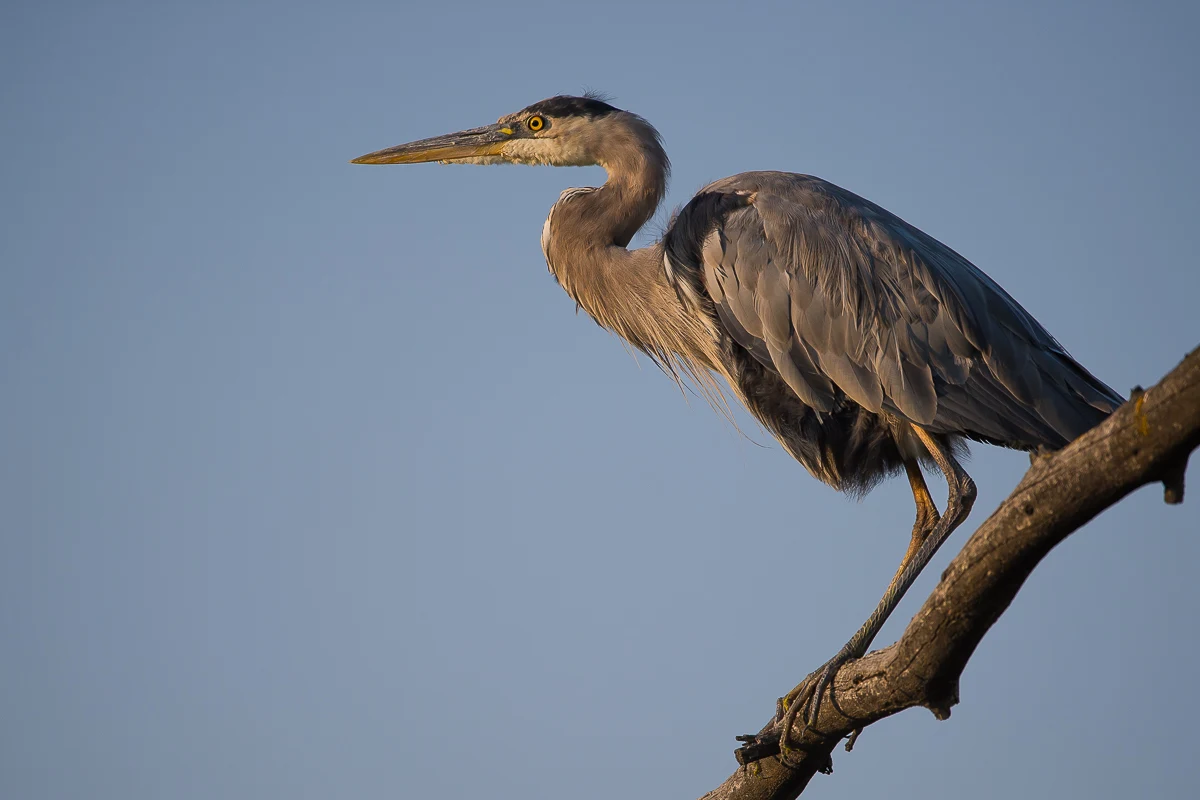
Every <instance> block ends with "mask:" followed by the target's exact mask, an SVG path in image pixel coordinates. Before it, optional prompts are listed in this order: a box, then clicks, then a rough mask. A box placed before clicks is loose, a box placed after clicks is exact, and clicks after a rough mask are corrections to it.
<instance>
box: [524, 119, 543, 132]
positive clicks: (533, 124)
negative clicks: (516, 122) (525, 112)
mask: <svg viewBox="0 0 1200 800" xmlns="http://www.w3.org/2000/svg"><path fill="white" fill-rule="evenodd" d="M525 124H526V125H528V126H529V130H531V131H540V130H541V129H542V128H544V127H546V120H544V119H542V118H541V117H530V118H529V121H528V122H526V123H525Z"/></svg>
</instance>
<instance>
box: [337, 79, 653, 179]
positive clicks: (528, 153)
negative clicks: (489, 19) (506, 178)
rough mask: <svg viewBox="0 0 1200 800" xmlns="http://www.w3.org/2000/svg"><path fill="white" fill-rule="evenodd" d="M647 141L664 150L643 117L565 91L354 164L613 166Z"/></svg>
mask: <svg viewBox="0 0 1200 800" xmlns="http://www.w3.org/2000/svg"><path fill="white" fill-rule="evenodd" d="M630 134H632V135H633V140H630ZM643 140H644V141H643ZM646 144H652V145H653V146H654V147H655V148H657V149H659V150H661V146H659V145H658V134H657V132H655V131H654V129H653V128H652V127H650V125H649V124H648V123H647V122H645V120H643V119H642V118H641V117H638V116H637V115H635V114H630V113H629V112H627V111H621V110H620V109H617V108H614V107H613V106H611V105H609V104H608V103H606V102H605V101H604V100H601V99H600V98H598V97H592V96H584V97H569V96H566V95H560V96H558V97H551V98H548V99H546V100H542V101H541V102H538V103H534V104H533V105H531V106H528V107H526V108H523V109H521V110H520V111H518V112H516V113H515V114H508V115H507V116H503V117H501V118H500V119H499V120H497V122H496V124H494V125H485V126H483V127H482V128H471V129H469V130H465V131H458V132H457V133H449V134H446V135H444V136H434V137H433V138H430V139H421V140H419V141H416V142H409V143H408V144H401V145H396V146H395V147H389V148H387V149H386V150H377V151H376V152H374V153H368V154H367V155H365V156H360V157H358V158H356V159H354V161H352V162H351V163H353V164H417V163H421V162H425V161H438V162H441V163H444V164H450V163H455V164H547V165H550V166H555V167H584V166H591V165H594V164H601V165H607V164H608V162H609V161H610V160H612V157H613V154H614V153H620V152H623V151H625V150H626V149H627V147H626V146H627V145H633V146H634V147H635V148H638V147H643V148H644V146H646ZM663 158H664V159H665V154H664V156H663Z"/></svg>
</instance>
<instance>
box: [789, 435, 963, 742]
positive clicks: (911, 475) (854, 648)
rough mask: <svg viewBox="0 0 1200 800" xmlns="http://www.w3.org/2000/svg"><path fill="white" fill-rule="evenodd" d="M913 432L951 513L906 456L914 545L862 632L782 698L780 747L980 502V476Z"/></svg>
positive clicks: (808, 719) (812, 718) (807, 720)
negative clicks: (942, 482) (941, 478)
mask: <svg viewBox="0 0 1200 800" xmlns="http://www.w3.org/2000/svg"><path fill="white" fill-rule="evenodd" d="M912 430H913V432H914V433H915V434H916V436H917V438H918V439H919V440H920V441H921V444H923V445H924V446H925V449H926V450H928V451H929V454H930V455H931V456H932V457H933V460H934V462H935V463H936V464H937V465H938V467H939V468H940V469H941V470H942V474H943V475H945V476H946V484H947V486H948V488H949V495H948V497H947V500H946V513H945V514H943V515H942V516H941V517H940V518H939V517H938V513H937V506H936V505H934V502H933V498H932V497H930V495H929V488H928V487H927V486H926V485H925V479H924V477H923V476H922V475H921V470H920V467H919V465H918V464H917V463H916V462H907V461H906V462H905V464H904V468H905V471H906V472H907V473H908V480H909V483H910V485H911V486H912V490H913V499H914V500H915V501H916V504H917V520H916V522H915V523H914V524H913V532H912V539H911V541H910V542H909V546H908V551H907V552H906V553H905V554H904V558H903V559H902V560H901V561H900V566H899V568H898V569H897V570H896V574H895V576H894V577H893V578H892V581H891V583H890V584H888V588H887V591H885V592H884V593H883V597H882V599H880V601H879V605H878V606H877V607H876V608H875V611H873V612H872V613H871V616H870V617H868V618H867V621H866V622H865V623H864V624H863V626H862V627H861V628H859V629H858V632H857V633H855V634H854V636H853V637H852V638H851V639H850V641H848V642H846V645H845V646H844V647H843V648H842V649H841V650H840V651H838V654H837V655H836V656H834V657H833V658H831V659H830V660H829V661H827V662H825V664H823V665H822V666H821V667H820V668H819V669H817V670H816V671H815V672H813V673H812V674H810V675H809V676H808V677H807V678H805V679H804V680H803V681H802V682H801V683H800V685H798V686H797V687H796V688H795V689H792V691H791V692H789V693H788V694H787V696H786V697H783V698H781V699H780V701H779V705H778V708H777V710H776V716H777V717H778V718H779V725H778V730H779V746H780V750H782V751H785V752H786V749H787V742H788V735H789V732H790V731H791V729H792V725H793V724H794V723H795V721H796V716H797V714H799V713H800V712H801V711H803V712H804V716H803V719H804V724H805V727H806V728H807V727H808V726H809V725H812V724H814V723H815V722H816V721H817V715H818V714H819V713H820V710H821V698H822V696H823V695H824V694H825V691H826V690H827V689H828V688H829V684H830V683H832V681H833V678H834V676H835V675H837V671H838V669H840V668H841V666H842V665H843V664H845V663H846V662H848V661H852V660H854V659H856V658H862V657H863V656H864V655H866V652H867V648H869V647H870V646H871V642H872V641H874V639H875V636H876V635H878V633H879V631H880V629H881V628H882V627H883V624H884V623H885V622H886V621H887V618H888V617H889V616H891V613H892V611H894V610H895V608H896V606H897V605H899V603H900V599H901V598H902V597H904V593H905V592H907V591H908V588H909V587H910V586H912V584H913V582H914V581H915V580H916V579H917V576H918V575H920V574H921V570H923V569H924V568H925V565H926V564H928V563H929V561H930V559H932V558H933V556H934V554H935V553H937V551H938V548H940V547H941V546H942V543H943V542H945V541H946V539H948V538H949V537H950V534H951V533H953V532H954V529H955V528H957V527H958V526H959V525H961V524H962V522H963V520H965V519H966V518H967V515H968V514H970V513H971V506H972V505H974V503H975V482H974V481H973V480H971V476H970V475H968V474H967V473H966V470H964V469H963V468H962V466H961V465H960V464H959V463H958V461H956V460H955V458H954V456H953V454H952V453H951V452H950V450H949V448H946V447H943V446H942V445H941V443H939V442H938V441H937V440H936V439H935V438H934V437H933V436H932V435H930V434H929V432H928V431H925V430H923V429H922V428H918V427H917V426H916V425H913V426H912Z"/></svg>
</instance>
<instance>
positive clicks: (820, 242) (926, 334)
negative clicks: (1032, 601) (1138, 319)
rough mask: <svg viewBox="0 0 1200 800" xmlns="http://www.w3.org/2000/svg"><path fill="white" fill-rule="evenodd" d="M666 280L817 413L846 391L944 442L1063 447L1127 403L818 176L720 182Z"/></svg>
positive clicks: (693, 219) (946, 263) (696, 208)
mask: <svg viewBox="0 0 1200 800" xmlns="http://www.w3.org/2000/svg"><path fill="white" fill-rule="evenodd" d="M663 243H664V247H665V249H666V262H665V263H666V264H667V270H668V277H670V278H672V279H673V280H675V281H679V280H685V279H690V280H692V281H694V282H696V283H697V284H699V285H700V286H702V287H703V289H704V290H705V291H706V292H707V293H708V295H709V296H710V297H711V298H712V300H713V303H714V305H715V307H716V312H717V315H718V317H719V319H720V322H721V323H722V325H723V326H724V327H725V329H726V330H727V331H728V333H729V335H730V336H731V337H732V338H733V339H734V341H736V342H737V343H738V344H739V345H741V346H742V347H744V348H745V349H746V350H748V351H749V352H750V353H751V354H752V355H753V356H754V358H755V359H757V360H758V361H759V362H761V363H762V364H764V365H765V366H767V367H769V368H771V369H773V370H775V371H776V372H777V373H778V374H779V375H780V376H781V377H782V378H783V379H784V380H785V381H786V382H787V384H788V386H789V387H791V389H792V391H794V392H795V393H796V395H797V396H798V397H799V398H800V399H801V400H802V401H803V402H804V403H806V404H807V405H809V406H810V407H812V408H813V409H815V410H816V411H817V412H818V413H823V412H828V411H832V410H833V409H834V408H835V407H836V405H837V403H838V402H839V399H840V395H845V396H847V397H849V398H850V399H852V400H853V401H855V402H856V403H858V404H859V405H861V406H863V407H864V408H867V409H869V410H871V411H875V412H880V411H884V412H888V413H890V414H893V415H896V416H899V417H901V418H903V419H906V420H908V421H910V422H913V423H916V424H919V425H921V426H922V427H925V428H927V429H929V430H931V431H933V432H936V433H957V434H962V435H966V436H970V437H972V438H976V439H981V440H984V441H990V442H994V443H997V444H1005V445H1008V446H1010V447H1019V448H1023V449H1030V448H1034V447H1037V446H1038V445H1048V446H1052V447H1058V446H1062V445H1063V444H1065V443H1066V442H1068V441H1070V440H1071V439H1074V438H1075V437H1076V436H1078V435H1079V434H1081V433H1083V432H1084V431H1086V430H1088V429H1089V428H1091V427H1093V426H1094V425H1096V424H1097V423H1098V422H1100V421H1101V420H1102V419H1103V418H1104V417H1105V416H1107V415H1108V414H1109V413H1110V412H1111V411H1112V410H1113V409H1115V408H1116V407H1117V406H1118V405H1120V403H1121V402H1122V399H1121V397H1120V396H1119V395H1118V394H1117V393H1116V392H1114V391H1113V390H1112V389H1110V388H1109V387H1107V386H1105V385H1104V384H1103V383H1101V382H1100V381H1099V380H1097V379H1096V378H1095V377H1093V376H1092V375H1091V374H1090V373H1088V372H1087V370H1085V369H1084V368H1083V367H1081V366H1080V365H1079V364H1077V363H1076V362H1075V361H1074V360H1073V359H1072V358H1071V357H1070V356H1069V355H1068V354H1067V352H1066V351H1065V350H1064V349H1063V348H1062V346H1061V345H1059V344H1058V342H1056V341H1055V340H1054V338H1053V337H1052V336H1050V334H1049V333H1047V332H1046V330H1045V329H1044V328H1042V326H1041V325H1040V324H1038V322H1037V321H1036V320H1035V319H1034V318H1033V317H1032V316H1030V314H1029V313H1028V312H1027V311H1025V309H1023V308H1021V306H1020V305H1019V304H1018V303H1017V302H1016V301H1015V300H1013V299H1012V297H1010V296H1009V295H1008V294H1007V293H1006V292H1005V291H1004V290H1003V289H1001V288H1000V286H999V285H998V284H996V283H995V282H994V281H993V280H992V279H991V278H989V277H988V276H987V275H985V274H984V273H983V272H981V271H980V270H979V269H977V268H976V267H975V266H974V265H972V264H971V263H970V262H969V261H967V260H966V259H964V258H963V257H962V256H960V255H958V254H957V253H955V252H954V251H953V250H951V249H950V248H948V247H946V246H945V245H943V244H942V243H940V242H938V241H937V240H935V239H933V238H932V237H930V236H927V235H926V234H924V233H922V232H921V231H919V230H918V229H916V228H914V227H913V226H911V225H909V224H908V223H906V222H904V221H903V220H901V219H900V218H899V217H896V216H895V215H893V214H891V213H889V212H888V211H886V210H884V209H882V208H880V207H879V206H877V205H875V204H873V203H871V202H869V201H867V200H864V199H863V198H861V197H858V196H857V195H854V194H852V193H850V192H847V191H845V190H844V189H841V188H839V187H837V186H834V185H833V184H830V183H827V182H825V181H822V180H820V179H818V178H812V177H809V176H804V175H792V174H788V173H778V172H760V173H744V174H742V175H737V176H734V177H732V178H727V179H725V180H723V181H718V182H717V183H714V184H712V185H710V186H708V187H706V188H705V189H704V190H703V191H702V192H701V193H700V194H699V195H697V197H696V198H695V199H693V201H692V202H691V203H689V204H688V206H686V207H685V208H684V209H683V211H681V212H680V214H679V215H678V217H677V218H676V220H675V222H674V223H673V225H672V227H671V230H669V231H668V234H667V236H665V237H664V242H663Z"/></svg>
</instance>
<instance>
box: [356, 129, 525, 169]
mask: <svg viewBox="0 0 1200 800" xmlns="http://www.w3.org/2000/svg"><path fill="white" fill-rule="evenodd" d="M511 137H512V129H511V128H506V127H504V126H502V125H499V124H497V125H485V126H484V127H482V128H471V129H470V130H467V131H459V132H458V133H448V134H446V135H445V136H434V137H433V138H431V139H421V140H420V141H418V142H409V143H408V144H398V145H396V146H395V147H389V148H387V149H386V150H376V151H375V152H374V153H367V154H366V155H365V156H359V157H358V158H356V159H354V160H353V161H351V162H350V163H351V164H419V163H421V162H423V161H456V160H459V159H464V158H487V157H489V156H499V155H500V151H501V148H502V147H503V146H504V143H505V142H507V141H508V140H509V139H510V138H511Z"/></svg>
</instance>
